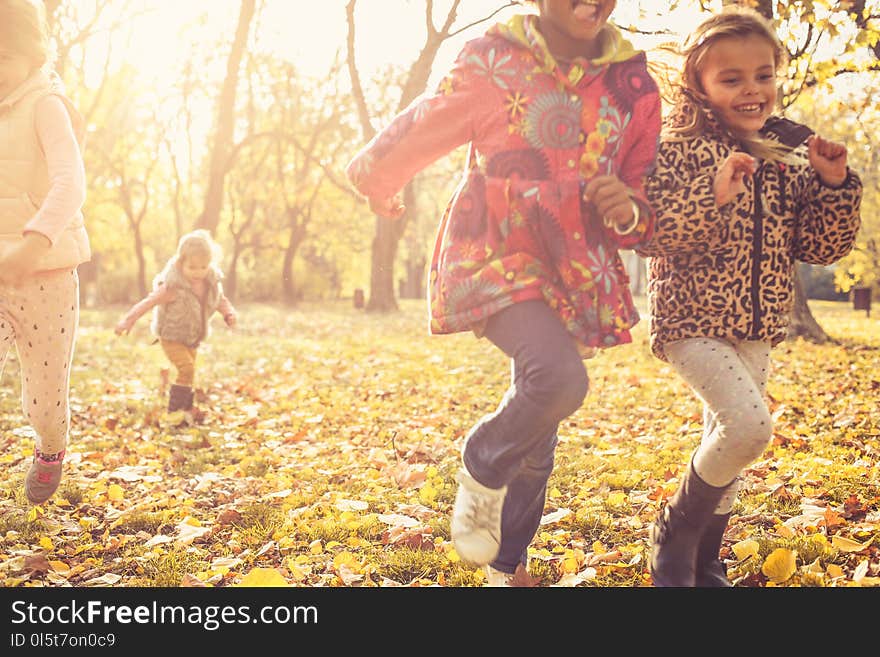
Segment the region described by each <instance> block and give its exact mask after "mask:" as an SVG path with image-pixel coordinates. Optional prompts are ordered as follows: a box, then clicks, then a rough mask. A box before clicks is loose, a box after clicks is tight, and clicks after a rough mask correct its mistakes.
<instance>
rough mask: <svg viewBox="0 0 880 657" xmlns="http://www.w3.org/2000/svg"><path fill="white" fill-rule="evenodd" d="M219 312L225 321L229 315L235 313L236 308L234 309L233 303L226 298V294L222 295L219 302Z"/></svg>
mask: <svg viewBox="0 0 880 657" xmlns="http://www.w3.org/2000/svg"><path fill="white" fill-rule="evenodd" d="M217 312H219V313H220V314H221V315H222V316H223V318H224V319H225V318H226V315H228V314H229V313H233V314H234V313H235V308H233V307H232V303H231V302H230V301H229V299H227V298H226V295H225V294H221V295H220V300H219V301H218V302H217Z"/></svg>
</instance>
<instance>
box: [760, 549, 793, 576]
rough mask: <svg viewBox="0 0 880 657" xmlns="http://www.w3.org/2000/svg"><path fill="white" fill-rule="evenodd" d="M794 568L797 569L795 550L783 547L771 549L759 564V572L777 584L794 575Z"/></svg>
mask: <svg viewBox="0 0 880 657" xmlns="http://www.w3.org/2000/svg"><path fill="white" fill-rule="evenodd" d="M795 570H797V552H794V551H793V550H787V549H785V548H776V549H775V550H773V552H771V553H770V554H769V555H768V556H767V558H766V559H765V560H764V565H763V566H761V572H762V573H764V574H765V575H766V576H767V577H769V578H770V581H772V582H775V583H777V584H781V583H782V582H784V581H786V580H787V579H788V578H789V577H791V576H792V575H794V571H795Z"/></svg>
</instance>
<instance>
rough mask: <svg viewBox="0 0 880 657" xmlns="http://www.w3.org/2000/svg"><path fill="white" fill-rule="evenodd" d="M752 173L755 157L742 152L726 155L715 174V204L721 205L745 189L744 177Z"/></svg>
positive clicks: (753, 171)
mask: <svg viewBox="0 0 880 657" xmlns="http://www.w3.org/2000/svg"><path fill="white" fill-rule="evenodd" d="M754 173H755V158H753V157H752V156H751V155H749V154H748V153H742V152H737V153H731V154H730V155H728V156H727V157H726V158H725V160H724V162H722V163H721V166H720V167H719V168H718V173H716V174H715V184H714V191H715V205H717V206H718V207H719V208H720V207H723V206H725V205H727V204H728V203H730V202H731V201H732V200H733V199H735V198H736V197H737V196H739V195H740V194H742V193H743V192H744V191H746V183H745V178H746V176H751V175H753V174H754Z"/></svg>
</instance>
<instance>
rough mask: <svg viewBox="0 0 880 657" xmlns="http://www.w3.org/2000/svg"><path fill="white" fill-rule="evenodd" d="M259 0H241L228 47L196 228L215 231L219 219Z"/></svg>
mask: <svg viewBox="0 0 880 657" xmlns="http://www.w3.org/2000/svg"><path fill="white" fill-rule="evenodd" d="M255 5H256V0H241V11H240V13H239V15H238V28H237V29H236V31H235V40H234V41H233V42H232V48H231V50H230V51H229V58H228V60H227V62H226V79H225V80H224V81H223V89H222V90H221V91H220V101H219V103H218V108H217V132H216V134H215V136H214V145H213V148H212V149H211V163H210V168H209V174H208V175H209V178H208V190H207V192H206V193H205V207H204V209H203V210H202V214H201V216H200V217H199V218H198V220H197V221H196V228H205V229H207V230H208V231H209V232H211V233H213V232H214V231H215V230H216V229H217V224H219V223H220V209H221V208H222V207H223V183H224V181H225V179H226V170H227V167H228V163H229V152H230V150H231V149H232V138H233V133H234V129H235V92H236V89H237V87H238V72H239V69H240V68H241V60H242V57H243V56H244V51H245V48H246V47H247V39H248V32H249V31H250V25H251V20H252V19H253V17H254V10H255Z"/></svg>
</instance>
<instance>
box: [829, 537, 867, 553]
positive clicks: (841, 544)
mask: <svg viewBox="0 0 880 657" xmlns="http://www.w3.org/2000/svg"><path fill="white" fill-rule="evenodd" d="M831 546H832V547H835V548H837V549H838V550H840V551H841V552H861V551H862V550H864V549H865V548H866V547H868V546H867V545H863V544H861V543H859V542H858V541H853V540H851V539H849V538H844V537H843V536H832V537H831Z"/></svg>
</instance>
